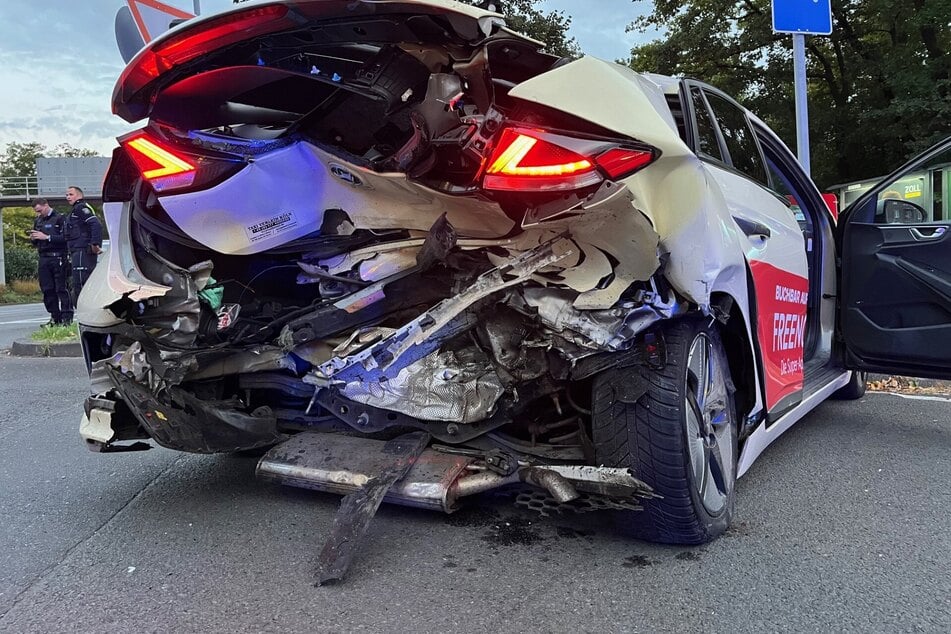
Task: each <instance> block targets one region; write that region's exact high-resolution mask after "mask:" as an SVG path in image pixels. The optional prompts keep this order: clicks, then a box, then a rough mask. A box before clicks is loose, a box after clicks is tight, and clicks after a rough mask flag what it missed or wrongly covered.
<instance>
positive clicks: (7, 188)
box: [0, 176, 102, 202]
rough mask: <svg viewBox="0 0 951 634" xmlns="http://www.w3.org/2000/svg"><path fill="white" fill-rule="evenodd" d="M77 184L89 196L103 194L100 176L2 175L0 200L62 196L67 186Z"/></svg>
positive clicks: (28, 199)
mask: <svg viewBox="0 0 951 634" xmlns="http://www.w3.org/2000/svg"><path fill="white" fill-rule="evenodd" d="M71 185H76V186H77V187H81V188H82V190H83V194H85V196H86V197H87V198H98V197H100V196H101V195H102V180H101V178H100V177H96V178H95V179H92V178H86V179H84V178H73V177H69V176H44V177H43V178H42V179H41V178H40V177H39V176H0V201H5V202H15V201H21V200H22V201H30V200H32V199H33V198H36V197H38V196H42V197H45V198H62V197H63V196H64V195H65V194H66V188H67V187H69V186H71Z"/></svg>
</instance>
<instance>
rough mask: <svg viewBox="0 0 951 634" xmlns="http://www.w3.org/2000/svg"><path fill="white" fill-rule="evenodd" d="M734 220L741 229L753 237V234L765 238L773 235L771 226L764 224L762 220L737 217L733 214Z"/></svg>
mask: <svg viewBox="0 0 951 634" xmlns="http://www.w3.org/2000/svg"><path fill="white" fill-rule="evenodd" d="M733 220H735V221H736V224H737V226H738V227H739V228H740V230H741V231H742V232H743V233H745V234H746V235H747V236H749V237H751V238H752V237H753V236H762V237H763V238H768V237H770V236H771V235H772V232H771V231H770V230H769V227H767V226H766V225H764V224H763V223H762V222H756V221H755V220H747V219H746V218H737V217H736V216H733Z"/></svg>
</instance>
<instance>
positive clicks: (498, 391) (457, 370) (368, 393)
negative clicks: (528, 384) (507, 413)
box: [339, 348, 504, 423]
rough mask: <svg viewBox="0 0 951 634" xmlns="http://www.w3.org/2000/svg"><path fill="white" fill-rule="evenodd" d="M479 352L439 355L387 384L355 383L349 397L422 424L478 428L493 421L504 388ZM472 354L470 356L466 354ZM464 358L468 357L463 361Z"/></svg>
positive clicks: (344, 390) (346, 388)
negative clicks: (432, 423)
mask: <svg viewBox="0 0 951 634" xmlns="http://www.w3.org/2000/svg"><path fill="white" fill-rule="evenodd" d="M471 352H474V349H472V348H469V349H467V350H463V351H460V353H459V355H457V354H456V353H454V352H451V351H447V352H434V353H432V354H430V355H429V356H426V357H423V358H422V359H420V360H419V361H417V362H416V363H412V364H410V365H408V366H406V367H405V368H403V369H402V370H400V371H399V372H398V373H397V374H396V376H390V377H388V379H387V380H386V381H381V382H376V383H364V382H362V381H352V382H349V383H347V384H345V385H343V386H341V387H340V388H339V389H340V394H341V395H342V396H344V397H345V398H349V399H350V400H353V401H356V402H358V403H363V404H365V405H372V406H374V407H382V408H383V409H388V410H394V411H397V412H402V413H404V414H406V415H407V416H412V417H414V418H419V419H422V420H438V421H446V422H454V423H474V422H477V421H480V420H484V419H486V418H488V417H489V416H490V415H491V414H492V410H493V408H494V407H495V404H496V403H497V402H498V400H499V398H500V397H501V396H502V393H503V392H504V389H503V387H502V383H501V381H500V380H499V376H498V375H497V374H496V373H495V370H494V369H493V367H492V364H491V363H489V361H488V360H487V359H485V358H484V357H482V358H479V357H480V356H481V355H478V356H477V355H476V354H472V353H471ZM467 353H468V354H467ZM463 355H464V356H463Z"/></svg>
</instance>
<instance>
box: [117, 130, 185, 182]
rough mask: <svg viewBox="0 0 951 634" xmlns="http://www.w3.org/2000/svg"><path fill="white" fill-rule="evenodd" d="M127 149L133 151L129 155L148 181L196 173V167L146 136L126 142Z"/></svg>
mask: <svg viewBox="0 0 951 634" xmlns="http://www.w3.org/2000/svg"><path fill="white" fill-rule="evenodd" d="M125 144H126V147H127V148H129V149H130V150H132V151H131V152H130V153H129V155H130V156H131V157H132V160H133V161H135V164H136V165H138V166H139V169H140V170H141V171H142V176H143V177H144V178H145V179H146V180H152V179H155V178H161V177H163V176H175V175H178V174H185V173H188V172H194V171H195V166H194V165H192V164H191V163H189V162H188V160H187V159H185V158H184V157H181V156H176V155H175V154H174V153H173V152H171V151H170V150H166V149H165V148H163V147H162V146H160V145H158V144H157V143H155V142H154V141H152V140H150V139H149V138H148V137H146V136H145V135H142V136H137V137H135V138H134V139H130V140H128V141H126V143H125Z"/></svg>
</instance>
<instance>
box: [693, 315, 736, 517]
mask: <svg viewBox="0 0 951 634" xmlns="http://www.w3.org/2000/svg"><path fill="white" fill-rule="evenodd" d="M717 363H718V359H717V357H716V355H714V354H713V343H712V342H711V340H710V338H709V337H707V336H706V335H705V334H700V335H698V336H697V337H696V338H695V339H694V340H693V343H692V344H691V346H690V351H689V353H688V354H687V371H686V377H685V378H686V386H685V388H686V389H685V390H684V395H685V396H684V411H685V415H686V419H687V426H686V427H687V446H688V448H689V452H690V468H691V470H692V472H693V476H694V477H693V482H694V486H695V487H696V490H697V493H698V495H699V497H700V500H701V502H702V503H703V506H704V508H706V510H707V512H709V513H710V514H712V515H716V514H718V513H720V512H721V511H723V509H724V507H725V506H726V503H727V500H728V498H729V496H730V492H731V491H732V489H733V480H734V470H735V466H734V465H735V460H734V459H733V437H732V429H731V417H730V413H729V411H728V409H727V408H728V406H729V404H728V401H727V398H726V396H727V391H726V378H725V376H724V372H723V368H720V367H718V366H717Z"/></svg>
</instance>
